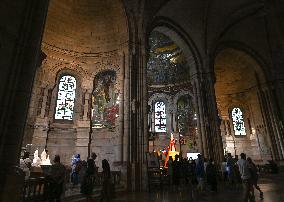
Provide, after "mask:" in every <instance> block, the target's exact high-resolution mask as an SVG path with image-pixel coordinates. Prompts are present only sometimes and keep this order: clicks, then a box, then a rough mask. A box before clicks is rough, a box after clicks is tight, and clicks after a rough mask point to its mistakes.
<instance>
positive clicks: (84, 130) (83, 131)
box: [75, 89, 93, 159]
mask: <svg viewBox="0 0 284 202" xmlns="http://www.w3.org/2000/svg"><path fill="white" fill-rule="evenodd" d="M82 92H84V94H83V95H84V97H83V99H84V105H83V109H84V111H83V116H82V120H77V137H76V140H75V147H76V149H75V150H76V151H75V152H76V153H79V154H80V155H81V158H82V159H87V157H88V149H89V135H90V124H91V123H90V118H91V106H90V105H91V99H92V89H82ZM92 139H93V138H92V134H91V140H92ZM91 153H92V141H91V142H90V154H91Z"/></svg>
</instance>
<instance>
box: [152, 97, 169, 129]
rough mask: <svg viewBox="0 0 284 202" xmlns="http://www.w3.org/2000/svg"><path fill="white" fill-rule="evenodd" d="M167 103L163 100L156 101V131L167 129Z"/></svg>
mask: <svg viewBox="0 0 284 202" xmlns="http://www.w3.org/2000/svg"><path fill="white" fill-rule="evenodd" d="M166 127H167V117H166V104H165V103H164V102H163V101H158V102H156V103H155V132H166V131H167V128H166Z"/></svg>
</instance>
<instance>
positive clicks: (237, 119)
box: [232, 107, 246, 135]
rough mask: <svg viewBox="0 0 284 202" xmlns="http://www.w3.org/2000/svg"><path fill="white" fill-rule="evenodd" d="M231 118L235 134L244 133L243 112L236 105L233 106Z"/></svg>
mask: <svg viewBox="0 0 284 202" xmlns="http://www.w3.org/2000/svg"><path fill="white" fill-rule="evenodd" d="M232 120H233V125H234V131H235V135H246V129H245V122H244V118H243V112H242V110H241V109H240V108H238V107H235V108H233V110H232Z"/></svg>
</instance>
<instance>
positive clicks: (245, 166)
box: [237, 153, 254, 202]
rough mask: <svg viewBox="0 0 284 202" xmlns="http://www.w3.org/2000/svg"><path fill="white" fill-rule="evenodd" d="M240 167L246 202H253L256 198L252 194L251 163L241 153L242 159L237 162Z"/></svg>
mask: <svg viewBox="0 0 284 202" xmlns="http://www.w3.org/2000/svg"><path fill="white" fill-rule="evenodd" d="M237 165H238V167H239V171H240V175H241V179H242V182H243V187H244V200H243V201H244V202H247V201H249V200H253V198H254V196H253V194H252V183H251V174H250V170H249V163H248V161H247V160H246V155H245V154H244V153H241V159H239V160H238V161H237Z"/></svg>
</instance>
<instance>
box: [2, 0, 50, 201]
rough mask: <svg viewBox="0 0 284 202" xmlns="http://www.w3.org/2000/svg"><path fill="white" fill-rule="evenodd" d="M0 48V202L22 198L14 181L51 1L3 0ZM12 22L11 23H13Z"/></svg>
mask: <svg viewBox="0 0 284 202" xmlns="http://www.w3.org/2000/svg"><path fill="white" fill-rule="evenodd" d="M1 8H2V10H3V11H4V12H2V13H1V14H0V15H1V18H0V24H1V27H9V29H5V31H4V32H2V34H1V37H2V40H1V49H0V55H1V60H0V66H1V74H0V84H1V85H0V161H1V162H5V163H3V164H1V165H0V178H1V182H0V183H1V184H0V197H1V198H0V201H20V200H21V199H20V198H19V197H20V195H19V193H20V191H22V187H21V185H22V184H21V183H18V182H17V181H14V180H15V178H14V177H13V176H15V175H16V173H15V172H14V171H15V169H13V167H14V166H15V165H17V164H18V162H19V157H20V156H19V155H20V150H21V144H22V139H23V135H24V127H25V122H26V118H27V113H28V107H29V101H30V96H31V90H32V84H33V79H34V76H35V71H36V67H37V62H38V59H39V53H40V45H41V37H42V33H43V30H44V22H45V18H46V14H47V8H48V1H47V0H42V1H37V0H31V1H17V2H14V1H4V2H2V3H1ZM11 25H12V26H11Z"/></svg>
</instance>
